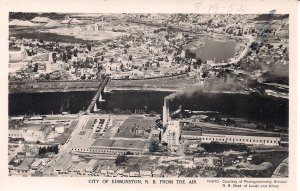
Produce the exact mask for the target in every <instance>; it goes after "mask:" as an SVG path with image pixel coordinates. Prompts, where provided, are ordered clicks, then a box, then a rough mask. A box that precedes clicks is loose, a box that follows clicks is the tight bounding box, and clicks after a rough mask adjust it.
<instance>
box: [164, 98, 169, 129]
mask: <svg viewBox="0 0 300 191" xmlns="http://www.w3.org/2000/svg"><path fill="white" fill-rule="evenodd" d="M168 121H169V98H168V97H165V99H164V106H163V126H166V125H167V123H168Z"/></svg>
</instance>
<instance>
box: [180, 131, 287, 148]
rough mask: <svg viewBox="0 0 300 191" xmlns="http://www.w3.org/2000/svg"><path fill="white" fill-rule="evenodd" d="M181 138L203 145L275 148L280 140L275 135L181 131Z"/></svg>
mask: <svg viewBox="0 0 300 191" xmlns="http://www.w3.org/2000/svg"><path fill="white" fill-rule="evenodd" d="M181 138H182V139H187V140H198V141H201V142H203V143H211V142H219V143H236V144H246V145H266V146H277V145H279V144H280V140H281V138H280V136H279V135H277V134H271V133H254V132H241V131H222V130H214V131H213V130H203V131H183V132H182V136H181Z"/></svg>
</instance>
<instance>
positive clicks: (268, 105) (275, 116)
mask: <svg viewBox="0 0 300 191" xmlns="http://www.w3.org/2000/svg"><path fill="white" fill-rule="evenodd" d="M170 93H171V92H164V91H124V90H122V91H121V90H120V91H112V92H109V93H105V95H104V99H105V100H106V102H105V103H104V104H102V109H104V110H106V111H110V112H111V111H113V109H114V108H119V109H122V110H130V111H132V112H134V111H135V110H136V109H140V110H145V108H147V110H148V111H155V112H157V113H162V106H163V98H164V97H165V96H167V95H169V94H170ZM94 94H95V92H94V91H88V92H58V93H53V92H50V93H19V94H10V95H9V115H24V114H41V115H42V114H51V113H53V114H58V113H61V111H70V113H78V112H79V111H80V110H85V109H86V108H87V106H88V105H89V102H90V100H91V99H92V97H93V96H94ZM179 105H181V106H182V108H183V109H191V110H199V111H200V110H201V111H217V112H220V113H222V114H225V115H230V116H232V117H242V118H246V119H249V120H254V121H260V122H267V123H273V124H275V125H280V126H286V127H287V126H288V111H289V100H288V99H283V98H276V97H272V96H261V95H259V94H250V95H245V94H226V93H218V94H216V93H196V94H194V95H193V96H191V97H183V96H182V97H177V98H175V99H174V100H173V101H172V102H171V103H170V109H171V110H173V111H174V110H176V109H177V108H178V106H179Z"/></svg>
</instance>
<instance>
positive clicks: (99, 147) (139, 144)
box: [71, 139, 146, 155]
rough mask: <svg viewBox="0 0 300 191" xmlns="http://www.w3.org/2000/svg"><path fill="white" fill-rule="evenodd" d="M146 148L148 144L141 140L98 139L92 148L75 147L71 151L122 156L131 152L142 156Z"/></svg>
mask: <svg viewBox="0 0 300 191" xmlns="http://www.w3.org/2000/svg"><path fill="white" fill-rule="evenodd" d="M145 147H146V143H145V142H144V141H140V140H114V139H97V140H95V142H94V143H93V144H92V145H91V146H85V147H80V146H75V147H73V148H72V149H71V150H72V152H75V153H91V154H110V155H121V154H126V153H127V152H130V153H132V154H135V155H141V154H143V153H144V152H145Z"/></svg>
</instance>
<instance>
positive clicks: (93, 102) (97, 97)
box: [86, 76, 109, 113]
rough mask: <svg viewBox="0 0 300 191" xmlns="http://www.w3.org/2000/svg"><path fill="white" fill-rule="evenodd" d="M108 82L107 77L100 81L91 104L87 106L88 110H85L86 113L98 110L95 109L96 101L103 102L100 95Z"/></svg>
mask: <svg viewBox="0 0 300 191" xmlns="http://www.w3.org/2000/svg"><path fill="white" fill-rule="evenodd" d="M108 81H109V77H107V76H106V77H105V78H103V79H102V81H101V83H100V84H99V86H98V90H97V92H96V94H95V96H94V97H93V99H92V101H91V103H90V104H89V106H88V108H87V110H86V111H87V113H92V112H93V111H97V110H98V108H97V101H99V102H103V101H105V100H103V98H102V93H103V91H104V90H105V87H106V85H107V83H108Z"/></svg>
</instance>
